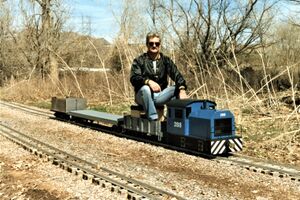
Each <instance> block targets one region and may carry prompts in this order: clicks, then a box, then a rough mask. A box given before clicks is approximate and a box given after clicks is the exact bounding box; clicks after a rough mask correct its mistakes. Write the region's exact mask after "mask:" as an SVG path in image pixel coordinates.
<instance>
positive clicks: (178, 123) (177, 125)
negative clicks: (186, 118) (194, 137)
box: [174, 122, 182, 128]
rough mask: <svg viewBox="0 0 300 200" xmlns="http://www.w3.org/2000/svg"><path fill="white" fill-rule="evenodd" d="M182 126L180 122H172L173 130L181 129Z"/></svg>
mask: <svg viewBox="0 0 300 200" xmlns="http://www.w3.org/2000/svg"><path fill="white" fill-rule="evenodd" d="M181 127H182V124H181V122H174V128H181Z"/></svg>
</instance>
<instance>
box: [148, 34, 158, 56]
mask: <svg viewBox="0 0 300 200" xmlns="http://www.w3.org/2000/svg"><path fill="white" fill-rule="evenodd" d="M146 45H147V48H148V52H150V53H159V50H160V36H159V35H158V33H153V32H150V33H148V34H147V36H146Z"/></svg>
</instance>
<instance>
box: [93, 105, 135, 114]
mask: <svg viewBox="0 0 300 200" xmlns="http://www.w3.org/2000/svg"><path fill="white" fill-rule="evenodd" d="M89 107H90V109H92V110H96V111H100V112H108V113H114V114H119V115H122V114H123V113H124V112H127V113H129V112H130V104H128V103H119V104H116V105H107V104H103V105H91V106H89Z"/></svg>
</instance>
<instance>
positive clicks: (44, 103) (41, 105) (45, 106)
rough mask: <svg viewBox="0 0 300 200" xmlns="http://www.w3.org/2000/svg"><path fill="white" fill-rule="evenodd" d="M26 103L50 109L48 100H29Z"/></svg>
mask: <svg viewBox="0 0 300 200" xmlns="http://www.w3.org/2000/svg"><path fill="white" fill-rule="evenodd" d="M28 105H29V106H34V107H38V108H43V109H48V110H50V108H51V102H50V101H39V102H30V103H28Z"/></svg>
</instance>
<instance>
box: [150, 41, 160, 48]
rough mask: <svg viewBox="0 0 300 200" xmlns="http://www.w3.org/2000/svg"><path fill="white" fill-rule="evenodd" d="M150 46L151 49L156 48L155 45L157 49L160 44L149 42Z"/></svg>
mask: <svg viewBox="0 0 300 200" xmlns="http://www.w3.org/2000/svg"><path fill="white" fill-rule="evenodd" d="M148 45H149V46H150V47H154V45H155V46H157V47H159V45H160V42H149V43H148Z"/></svg>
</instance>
